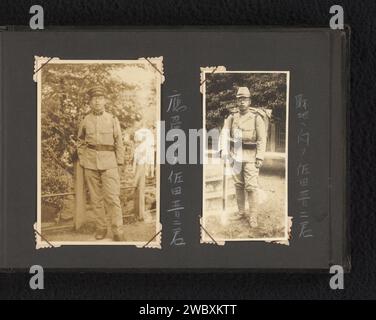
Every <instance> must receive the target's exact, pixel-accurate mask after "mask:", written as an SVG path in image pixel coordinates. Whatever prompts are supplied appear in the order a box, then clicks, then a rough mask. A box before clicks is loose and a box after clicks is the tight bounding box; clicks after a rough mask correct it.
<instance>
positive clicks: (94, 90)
mask: <svg viewBox="0 0 376 320" xmlns="http://www.w3.org/2000/svg"><path fill="white" fill-rule="evenodd" d="M87 94H88V96H89V97H90V98H92V97H99V96H105V95H106V93H105V90H104V88H103V87H102V86H100V85H95V86H93V87H91V88H90V89H89V90H88V91H87Z"/></svg>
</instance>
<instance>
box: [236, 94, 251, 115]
mask: <svg viewBox="0 0 376 320" xmlns="http://www.w3.org/2000/svg"><path fill="white" fill-rule="evenodd" d="M250 104H251V99H249V98H244V97H242V98H238V107H239V111H240V112H244V111H246V110H248V108H249V106H250Z"/></svg>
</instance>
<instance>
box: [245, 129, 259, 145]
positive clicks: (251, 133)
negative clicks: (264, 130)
mask: <svg viewBox="0 0 376 320" xmlns="http://www.w3.org/2000/svg"><path fill="white" fill-rule="evenodd" d="M242 133H243V142H256V130H249V129H243V130H242Z"/></svg>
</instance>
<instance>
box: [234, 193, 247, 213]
mask: <svg viewBox="0 0 376 320" xmlns="http://www.w3.org/2000/svg"><path fill="white" fill-rule="evenodd" d="M235 190H236V202H237V204H238V210H239V213H238V216H239V217H244V216H245V191H244V189H242V188H236V189H235Z"/></svg>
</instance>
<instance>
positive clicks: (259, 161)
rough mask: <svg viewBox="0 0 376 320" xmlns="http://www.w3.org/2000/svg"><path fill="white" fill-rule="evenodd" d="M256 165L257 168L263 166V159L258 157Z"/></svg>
mask: <svg viewBox="0 0 376 320" xmlns="http://www.w3.org/2000/svg"><path fill="white" fill-rule="evenodd" d="M255 167H256V168H257V169H259V168H261V167H262V160H261V159H256V163H255Z"/></svg>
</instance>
